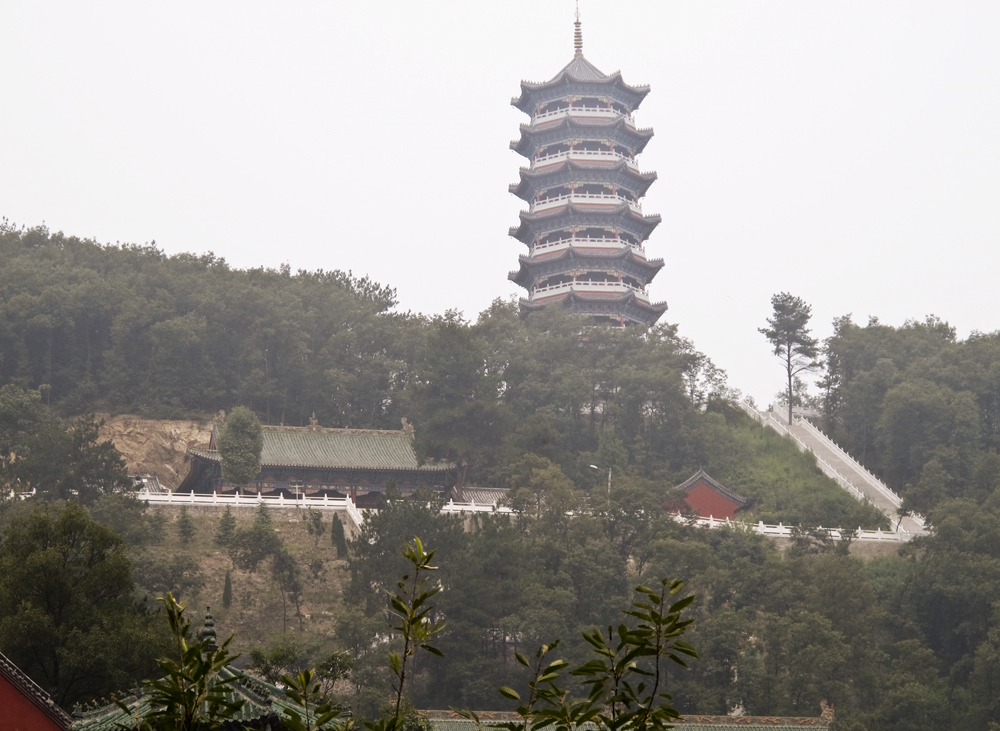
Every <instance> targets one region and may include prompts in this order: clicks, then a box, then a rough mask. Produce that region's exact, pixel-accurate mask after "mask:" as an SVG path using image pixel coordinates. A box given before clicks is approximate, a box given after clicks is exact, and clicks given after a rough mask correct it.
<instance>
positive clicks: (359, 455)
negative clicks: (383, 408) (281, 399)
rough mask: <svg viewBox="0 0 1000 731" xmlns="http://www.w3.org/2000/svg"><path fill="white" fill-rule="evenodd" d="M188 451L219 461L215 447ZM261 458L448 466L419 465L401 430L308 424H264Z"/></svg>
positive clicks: (285, 463)
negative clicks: (300, 425)
mask: <svg viewBox="0 0 1000 731" xmlns="http://www.w3.org/2000/svg"><path fill="white" fill-rule="evenodd" d="M214 442H215V439H214V438H213V443H214ZM191 454H193V455H196V456H198V457H202V458H203V459H208V460H212V461H213V462H218V461H219V453H218V451H216V450H211V449H192V450H191ZM260 462H261V466H263V467H312V468H342V469H361V470H421V471H430V472H440V471H444V470H447V469H448V468H449V467H450V465H447V464H442V463H434V464H426V465H421V464H420V462H419V460H417V454H416V452H414V451H413V439H412V437H411V436H410V435H409V434H408V433H406V432H404V431H379V430H375V429H322V428H316V429H310V428H309V427H271V426H265V427H264V449H263V451H262V452H261V455H260Z"/></svg>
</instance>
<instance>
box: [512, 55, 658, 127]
mask: <svg viewBox="0 0 1000 731" xmlns="http://www.w3.org/2000/svg"><path fill="white" fill-rule="evenodd" d="M571 63H572V62H571ZM568 83H569V84H592V85H594V86H595V87H615V86H617V87H619V88H621V89H624V90H625V91H626V92H628V93H629V94H632V95H634V96H635V97H636V101H635V103H634V104H633V105H632V108H633V109H635V108H636V107H638V106H639V104H641V103H642V100H643V99H645V98H646V95H647V94H648V93H649V86H648V85H642V86H630V85H629V84H626V83H625V80H624V79H623V78H622V74H621V71H615V72H614V73H613V74H609V75H606V76H604V78H602V79H587V78H578V77H575V76H573V74H572V72H571V71H569V70H568V67H567V68H564V69H563V70H562V71H560V72H559V73H558V74H556V75H555V76H554V77H552V78H551V79H549V80H548V81H542V82H537V81H522V82H521V95H520V96H516V97H513V98H511V100H510V103H511V106H513V107H516V108H518V109H520V110H521V111H522V112H524V113H525V114H531V112H532V111H533V107H534V104H533V103H532V98H533V97H534V96H535V95H536V94H538V92H541V91H546V90H547V89H552V88H555V87H558V86H561V85H563V84H568Z"/></svg>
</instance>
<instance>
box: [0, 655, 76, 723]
mask: <svg viewBox="0 0 1000 731" xmlns="http://www.w3.org/2000/svg"><path fill="white" fill-rule="evenodd" d="M72 722H73V719H71V718H70V717H69V715H68V714H67V713H66V712H65V711H63V710H62V709H61V708H60V707H59V706H57V705H56V704H55V701H53V700H52V697H51V696H50V695H49V694H48V693H46V692H45V691H44V690H42V689H41V688H40V687H38V685H37V684H36V683H35V682H34V681H33V680H32V679H31V678H29V677H28V676H27V675H25V674H24V673H23V672H22V671H21V670H20V669H19V668H18V667H17V666H16V665H15V664H14V663H12V662H11V661H10V660H8V659H7V658H6V657H5V656H4V655H3V654H0V729H3V731H66V730H67V729H68V728H69V727H70V724H72Z"/></svg>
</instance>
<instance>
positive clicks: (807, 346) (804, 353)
mask: <svg viewBox="0 0 1000 731" xmlns="http://www.w3.org/2000/svg"><path fill="white" fill-rule="evenodd" d="M771 307H773V308H774V315H773V316H772V317H769V318H767V324H768V325H770V327H762V328H758V331H759V332H760V333H762V334H763V335H764V336H765V337H766V338H767V339H768V340H769V341H770V343H771V345H772V346H773V347H774V354H775V355H776V356H778V358H779V359H780V360H781V363H782V365H783V366H784V368H785V373H786V375H787V376H788V423H789V424H791V423H792V404H793V403H794V398H795V393H794V389H793V386H794V380H795V376H796V375H798V374H799V373H804V372H806V371H811V370H814V369H816V368H817V367H819V363H818V362H817V361H816V355H817V354H818V353H819V349H818V341H817V340H816V338H814V337H812V336H811V335H810V334H809V328H808V325H809V318H810V317H812V307H810V306H809V305H807V304H806V303H805V301H804V300H802V299H801V298H799V297H794V296H792V295H790V294H788V293H787V292H781V293H780V294H776V295H774V296H773V297H771Z"/></svg>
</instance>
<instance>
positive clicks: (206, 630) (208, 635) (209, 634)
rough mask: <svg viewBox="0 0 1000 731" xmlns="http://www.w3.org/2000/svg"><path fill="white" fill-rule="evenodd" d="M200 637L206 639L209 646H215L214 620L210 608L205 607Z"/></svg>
mask: <svg viewBox="0 0 1000 731" xmlns="http://www.w3.org/2000/svg"><path fill="white" fill-rule="evenodd" d="M201 639H202V640H203V641H207V642H208V645H209V647H210V648H212V649H213V650H214V649H215V648H216V644H215V620H214V619H212V608H211V607H205V626H204V627H202V629H201Z"/></svg>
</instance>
